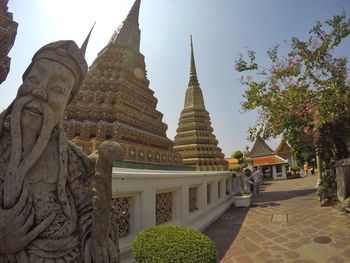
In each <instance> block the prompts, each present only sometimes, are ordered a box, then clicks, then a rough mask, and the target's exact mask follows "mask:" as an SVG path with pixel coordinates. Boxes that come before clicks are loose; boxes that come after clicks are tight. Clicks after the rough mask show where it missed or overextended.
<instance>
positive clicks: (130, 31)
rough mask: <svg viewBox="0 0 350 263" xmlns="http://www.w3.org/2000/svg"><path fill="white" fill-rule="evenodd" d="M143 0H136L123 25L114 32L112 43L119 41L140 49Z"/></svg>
mask: <svg viewBox="0 0 350 263" xmlns="http://www.w3.org/2000/svg"><path fill="white" fill-rule="evenodd" d="M140 4H141V0H135V2H134V5H133V6H132V8H131V9H130V12H129V14H128V16H127V17H126V19H125V20H124V21H123V23H122V25H121V26H120V27H119V28H118V29H117V30H116V31H115V32H114V33H113V35H112V37H111V40H110V41H109V42H110V44H113V43H117V44H119V45H124V46H127V47H129V48H132V49H135V50H137V51H140V38H141V31H140V28H139V11H140Z"/></svg>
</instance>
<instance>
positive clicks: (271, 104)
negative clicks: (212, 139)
mask: <svg viewBox="0 0 350 263" xmlns="http://www.w3.org/2000/svg"><path fill="white" fill-rule="evenodd" d="M349 34H350V19H348V18H346V14H345V12H343V13H341V14H340V15H336V16H334V17H333V18H331V19H329V20H326V21H324V22H316V24H315V26H314V27H313V28H312V29H311V30H310V31H309V38H308V39H307V40H306V41H302V40H300V39H298V38H296V37H292V38H291V42H290V52H289V53H288V54H287V55H286V56H281V55H279V52H278V48H279V45H275V46H274V47H272V48H271V49H270V50H268V51H267V55H268V57H269V58H270V61H271V65H270V66H269V67H263V66H260V65H258V63H257V62H256V57H255V52H254V51H252V50H248V52H247V55H248V57H247V58H243V55H239V56H238V57H237V59H236V61H235V69H236V70H237V71H239V72H243V71H252V72H255V73H256V74H257V79H259V80H253V79H252V78H251V77H249V76H248V77H244V76H242V79H241V80H242V81H241V82H242V83H243V84H244V85H245V86H246V87H247V90H246V91H245V94H244V99H245V100H244V102H243V105H242V108H243V110H245V111H249V110H253V109H257V110H258V112H259V118H258V121H257V124H256V125H255V126H253V127H251V128H250V130H249V132H250V136H251V139H254V138H256V136H261V137H262V138H264V139H267V138H269V137H276V136H278V135H282V136H284V137H285V138H287V140H288V141H289V143H290V144H291V146H292V147H293V148H294V150H295V151H296V153H297V156H298V157H299V159H304V160H306V159H309V158H312V157H313V156H314V155H315V154H316V153H317V154H318V155H319V156H321V157H322V159H323V160H324V161H325V162H326V163H327V164H329V163H331V160H333V159H339V158H345V157H348V155H349V153H348V151H347V148H346V146H345V145H346V144H345V142H346V141H347V140H348V134H350V133H349V132H350V125H349V124H350V89H349V88H350V87H349V78H348V68H347V62H348V59H347V58H346V57H336V55H335V52H336V50H337V48H338V47H339V45H340V44H341V43H342V41H343V40H344V39H345V38H346V37H348V36H349Z"/></svg>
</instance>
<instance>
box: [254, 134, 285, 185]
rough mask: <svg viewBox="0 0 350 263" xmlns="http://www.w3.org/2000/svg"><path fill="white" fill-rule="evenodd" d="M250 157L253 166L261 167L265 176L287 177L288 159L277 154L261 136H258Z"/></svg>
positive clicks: (272, 177)
mask: <svg viewBox="0 0 350 263" xmlns="http://www.w3.org/2000/svg"><path fill="white" fill-rule="evenodd" d="M249 157H250V159H251V162H252V166H253V168H255V169H258V168H261V169H262V171H263V173H264V177H266V178H271V179H287V172H286V166H287V165H288V160H286V159H284V158H282V157H281V156H279V155H277V154H276V152H275V151H273V150H272V149H271V148H270V147H269V146H268V145H267V144H266V142H265V141H264V140H263V139H262V138H261V137H257V139H256V140H255V143H254V145H253V147H252V149H251V151H250V153H249Z"/></svg>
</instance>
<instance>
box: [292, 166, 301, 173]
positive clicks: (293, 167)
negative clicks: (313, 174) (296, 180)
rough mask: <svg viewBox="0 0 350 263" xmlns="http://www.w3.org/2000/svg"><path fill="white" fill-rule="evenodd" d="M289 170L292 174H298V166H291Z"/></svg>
mask: <svg viewBox="0 0 350 263" xmlns="http://www.w3.org/2000/svg"><path fill="white" fill-rule="evenodd" d="M290 169H291V170H292V172H299V171H300V166H298V165H295V166H292V167H291V168H290Z"/></svg>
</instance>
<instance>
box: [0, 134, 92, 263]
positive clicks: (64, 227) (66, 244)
mask: <svg viewBox="0 0 350 263" xmlns="http://www.w3.org/2000/svg"><path fill="white" fill-rule="evenodd" d="M55 134H56V135H55ZM57 137H58V136H57V132H54V133H53V136H52V137H51V139H50V141H49V143H48V145H47V146H46V148H45V150H44V152H43V154H42V156H41V157H40V158H39V159H38V161H37V162H36V163H35V164H34V166H33V167H32V168H31V169H30V171H29V172H28V174H26V175H25V179H24V187H26V188H27V189H28V190H29V193H30V197H31V198H32V206H33V208H34V213H35V216H34V224H33V227H35V226H37V225H38V224H40V223H41V222H42V221H43V220H44V219H45V218H47V217H48V216H49V215H51V214H53V213H54V214H55V215H56V216H55V219H54V220H53V221H52V223H51V224H50V225H49V226H48V227H47V228H46V229H45V230H44V231H43V232H42V233H41V234H40V235H39V236H38V237H37V238H36V239H35V240H33V241H32V242H31V243H30V244H29V245H28V246H27V247H25V248H24V249H23V250H22V251H20V252H18V253H15V254H5V255H4V254H0V263H5V262H6V263H7V262H19V263H27V262H29V263H34V262H35V263H54V262H57V263H65V262H73V263H74V262H83V259H82V249H83V248H84V245H85V242H86V240H87V239H89V238H90V237H91V221H92V220H91V216H92V203H91V202H92V191H91V179H92V176H93V173H94V169H93V167H92V165H91V163H90V162H89V161H88V159H87V158H86V156H85V155H84V154H83V153H82V152H81V151H80V149H79V148H77V147H76V146H74V145H73V144H71V143H68V144H67V147H66V150H67V156H68V173H67V177H66V178H65V179H62V178H59V176H58V175H59V154H58V138H57ZM10 156H11V137H10V132H9V130H8V129H6V128H5V129H4V131H3V134H2V135H1V137H0V189H1V187H2V184H3V183H4V177H5V173H6V170H7V166H8V162H9V159H10ZM59 180H66V182H63V184H64V185H65V186H66V187H65V192H66V193H65V195H66V196H67V197H68V203H69V205H68V206H66V207H68V208H69V214H70V215H67V213H65V212H64V208H63V206H64V205H65V204H61V203H62V202H61V201H60V199H59V197H58V196H59V194H58V189H57V185H58V184H59ZM60 183H61V184H62V182H60ZM4 194H6V193H4ZM2 198H3V197H2V196H0V202H1V203H3V200H1V199H2ZM66 209H67V208H66ZM33 227H32V228H33Z"/></svg>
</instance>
